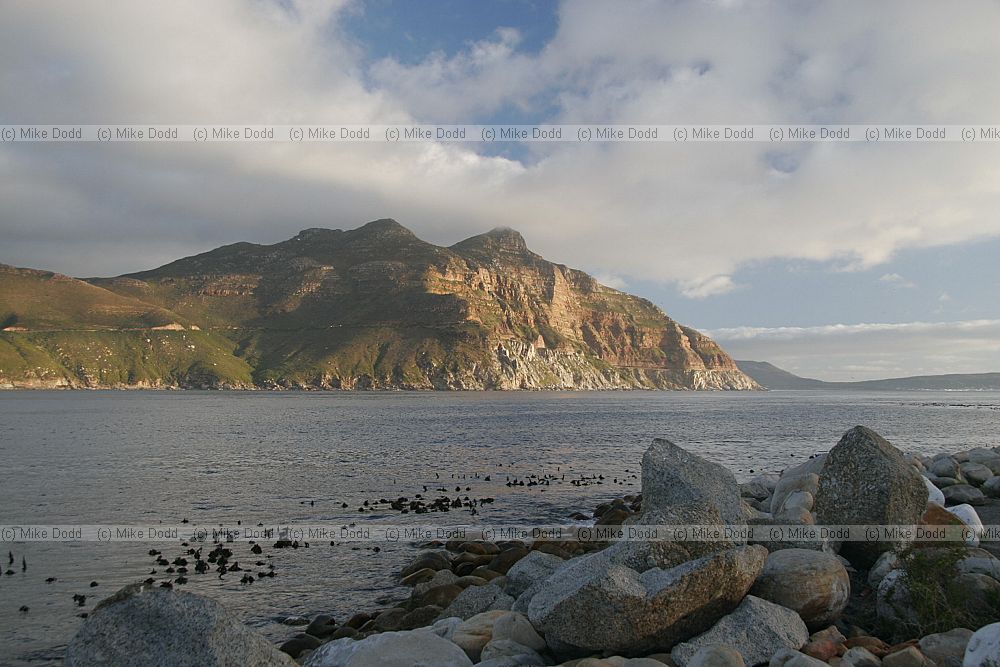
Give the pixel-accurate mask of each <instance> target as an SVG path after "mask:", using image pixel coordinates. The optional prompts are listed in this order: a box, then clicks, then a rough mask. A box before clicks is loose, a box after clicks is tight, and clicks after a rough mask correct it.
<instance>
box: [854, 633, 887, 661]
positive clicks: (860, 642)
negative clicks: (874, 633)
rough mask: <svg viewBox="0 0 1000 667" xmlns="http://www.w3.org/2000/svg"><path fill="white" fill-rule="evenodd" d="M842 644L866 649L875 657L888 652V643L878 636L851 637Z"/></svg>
mask: <svg viewBox="0 0 1000 667" xmlns="http://www.w3.org/2000/svg"><path fill="white" fill-rule="evenodd" d="M844 646H846V647H847V648H849V649H852V648H855V647H860V648H863V649H867V650H868V651H869V652H871V654H872V655H874V656H875V657H876V658H881V657H882V656H884V655H886V654H888V653H889V645H888V644H886V643H885V642H884V641H882V640H881V639H879V638H878V637H867V636H866V637H851V638H850V639H848V640H847V641H846V642H844Z"/></svg>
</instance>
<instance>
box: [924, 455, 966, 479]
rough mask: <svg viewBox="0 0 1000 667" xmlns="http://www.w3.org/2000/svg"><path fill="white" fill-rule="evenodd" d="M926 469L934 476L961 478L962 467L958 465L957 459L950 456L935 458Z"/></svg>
mask: <svg viewBox="0 0 1000 667" xmlns="http://www.w3.org/2000/svg"><path fill="white" fill-rule="evenodd" d="M927 471H928V472H929V473H931V474H932V475H934V476H935V477H953V478H955V479H962V469H961V467H960V466H959V463H958V461H956V460H955V459H954V458H952V457H950V456H943V457H941V458H935V459H934V461H932V462H931V464H930V466H929V467H928V468H927Z"/></svg>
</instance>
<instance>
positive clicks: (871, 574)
mask: <svg viewBox="0 0 1000 667" xmlns="http://www.w3.org/2000/svg"><path fill="white" fill-rule="evenodd" d="M901 566H902V561H900V559H899V554H897V553H896V552H895V551H886V552H885V553H883V554H882V555H881V556H879V557H878V560H877V561H875V564H874V565H872V569H870V570H868V585H869V586H871V587H872V589H873V590H878V585H879V584H880V583H882V579H884V578H885V575H887V574H889V573H890V572H892V571H893V570H896V569H898V568H899V567H901Z"/></svg>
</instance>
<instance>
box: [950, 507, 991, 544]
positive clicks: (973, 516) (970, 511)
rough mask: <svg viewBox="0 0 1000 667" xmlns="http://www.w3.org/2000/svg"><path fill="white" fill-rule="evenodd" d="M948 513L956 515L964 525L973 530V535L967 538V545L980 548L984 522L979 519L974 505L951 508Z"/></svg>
mask: <svg viewBox="0 0 1000 667" xmlns="http://www.w3.org/2000/svg"><path fill="white" fill-rule="evenodd" d="M948 511H949V512H951V513H952V514H954V515H955V517H956V518H958V519H959V520H960V521H961V522H962V523H964V524H965V525H966V526H968V527H969V528H971V529H972V532H971V534H970V535H969V536H968V537H966V538H965V543H966V544H967V545H969V546H970V547H978V546H979V538H980V536H982V534H983V522H982V520H981V519H980V518H979V514H978V513H977V512H976V510H975V508H973V507H972V505H955V506H953V507H949V508H948Z"/></svg>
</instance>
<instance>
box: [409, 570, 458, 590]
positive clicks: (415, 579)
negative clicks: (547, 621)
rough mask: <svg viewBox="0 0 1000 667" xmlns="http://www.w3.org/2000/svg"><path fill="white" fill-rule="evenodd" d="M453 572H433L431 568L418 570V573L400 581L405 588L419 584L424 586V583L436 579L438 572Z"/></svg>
mask: <svg viewBox="0 0 1000 667" xmlns="http://www.w3.org/2000/svg"><path fill="white" fill-rule="evenodd" d="M439 571H440V572H451V570H432V569H431V568H429V567H425V568H423V569H420V570H417V571H416V572H411V573H410V574H408V575H406V576H405V577H403V578H402V579H400V580H399V583H401V584H402V585H404V586H416V585H417V584H422V583H424V582H427V581H430V580H431V579H433V578H434V575H435V574H437V573H438V572H439Z"/></svg>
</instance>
